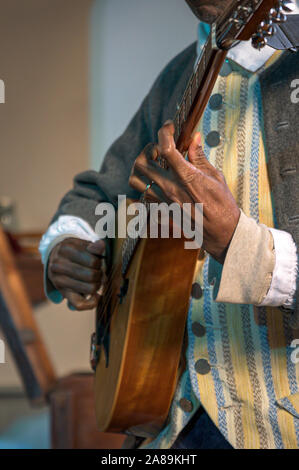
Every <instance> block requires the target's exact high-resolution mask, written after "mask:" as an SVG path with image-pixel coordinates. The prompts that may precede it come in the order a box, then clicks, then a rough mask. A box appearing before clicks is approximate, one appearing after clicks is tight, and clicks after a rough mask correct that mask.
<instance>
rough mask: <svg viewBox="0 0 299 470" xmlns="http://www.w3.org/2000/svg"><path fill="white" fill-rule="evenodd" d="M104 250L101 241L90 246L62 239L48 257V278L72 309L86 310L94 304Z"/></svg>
mask: <svg viewBox="0 0 299 470" xmlns="http://www.w3.org/2000/svg"><path fill="white" fill-rule="evenodd" d="M104 250H105V243H104V241H103V240H98V241H96V242H95V243H90V242H87V241H85V240H80V239H78V238H66V239H65V240H63V241H62V242H60V243H58V244H57V245H56V246H55V247H54V248H53V250H52V252H51V254H50V258H49V263H48V278H49V280H50V282H51V283H52V284H53V286H54V287H55V288H56V289H57V290H58V291H59V292H61V294H62V295H63V297H65V298H66V299H67V300H68V303H69V305H70V306H71V307H74V308H75V309H76V310H90V309H93V308H95V307H96V305H97V302H98V299H99V295H98V294H97V293H96V292H97V291H98V290H99V287H100V285H101V280H102V258H103V252H104Z"/></svg>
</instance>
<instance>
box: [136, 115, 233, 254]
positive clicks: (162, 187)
mask: <svg viewBox="0 0 299 470" xmlns="http://www.w3.org/2000/svg"><path fill="white" fill-rule="evenodd" d="M158 136H159V143H158V145H153V144H149V145H148V146H147V147H146V148H145V149H144V150H143V151H142V153H141V154H140V155H139V156H138V157H137V159H136V161H135V163H134V166H133V169H132V173H131V177H130V185H131V186H132V187H133V188H134V189H137V191H140V192H144V191H145V189H146V184H147V183H150V182H152V181H154V183H155V186H154V187H153V188H152V189H150V190H148V191H147V194H148V196H149V198H150V199H152V200H160V201H163V202H167V203H168V204H169V203H172V202H176V203H179V204H180V205H182V204H183V203H191V204H192V203H193V204H194V203H202V204H203V249H205V250H206V251H207V252H208V253H210V255H211V256H213V258H215V259H216V260H217V261H219V262H220V263H223V262H224V259H225V255H226V251H227V249H228V246H229V243H230V241H231V239H232V236H233V233H234V231H235V228H236V226H237V224H238V221H239V217H240V209H239V208H238V206H237V203H236V201H235V200H234V198H233V196H232V194H231V192H230V190H229V188H228V186H227V184H226V181H225V178H224V176H223V174H222V173H221V172H220V171H218V170H217V169H216V168H215V167H214V166H213V165H211V164H210V163H209V161H208V160H207V159H206V157H205V155H204V152H203V149H202V147H201V145H200V134H199V133H197V134H196V135H195V136H194V139H193V141H192V143H191V144H190V147H189V151H188V159H189V161H187V160H186V159H185V158H184V157H183V155H182V154H181V153H180V152H179V151H178V150H177V149H176V146H175V142H174V125H173V123H172V122H170V121H167V122H166V123H165V124H164V126H163V127H162V128H161V129H160V131H159V134H158ZM159 156H160V157H163V158H164V159H165V160H166V161H167V164H168V166H169V169H168V171H166V170H165V169H163V168H160V167H159V165H158V164H157V162H156V161H155V160H157V158H158V157H159ZM156 188H157V189H156Z"/></svg>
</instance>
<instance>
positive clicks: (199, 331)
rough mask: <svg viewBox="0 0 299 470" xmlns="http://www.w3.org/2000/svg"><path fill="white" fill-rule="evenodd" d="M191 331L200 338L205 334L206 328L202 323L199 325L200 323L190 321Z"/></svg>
mask: <svg viewBox="0 0 299 470" xmlns="http://www.w3.org/2000/svg"><path fill="white" fill-rule="evenodd" d="M192 333H193V334H194V335H195V336H197V337H198V338H201V337H202V336H204V335H205V334H206V329H205V327H204V326H203V325H201V323H199V322H198V321H195V322H194V323H192Z"/></svg>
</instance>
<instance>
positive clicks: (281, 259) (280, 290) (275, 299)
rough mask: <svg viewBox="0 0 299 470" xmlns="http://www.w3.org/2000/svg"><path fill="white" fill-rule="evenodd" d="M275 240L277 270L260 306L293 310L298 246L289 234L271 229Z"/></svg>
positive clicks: (275, 269)
mask: <svg viewBox="0 0 299 470" xmlns="http://www.w3.org/2000/svg"><path fill="white" fill-rule="evenodd" d="M269 230H270V231H271V233H272V236H273V240H274V249H275V268H274V271H273V275H272V281H271V285H270V289H269V291H268V293H267V295H266V297H265V298H264V300H263V301H262V303H261V304H260V306H271V307H285V308H289V309H291V308H292V307H293V306H294V303H295V295H296V284H297V275H298V256H297V248H296V244H295V242H294V240H293V238H292V236H291V234H289V233H288V232H284V231H283V230H277V229H273V228H269Z"/></svg>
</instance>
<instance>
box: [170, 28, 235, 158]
mask: <svg viewBox="0 0 299 470" xmlns="http://www.w3.org/2000/svg"><path fill="white" fill-rule="evenodd" d="M214 36H215V35H214V32H213V30H212V32H211V33H210V35H209V38H208V40H207V42H206V44H205V46H204V47H203V50H202V52H201V55H200V58H199V60H198V62H197V64H196V67H195V69H194V72H193V73H192V76H191V78H190V80H189V82H188V85H187V87H186V90H185V92H184V95H183V98H182V100H181V103H180V105H179V106H178V108H177V111H176V114H175V117H174V119H173V121H174V125H175V142H176V145H177V148H178V150H179V151H180V152H181V153H183V154H184V153H186V152H187V150H188V148H189V145H190V142H191V139H192V134H193V133H194V130H195V127H196V125H197V123H198V121H199V120H200V118H201V117H202V115H203V112H204V110H205V107H206V105H207V103H208V100H209V98H210V95H211V93H212V90H213V88H214V85H215V82H216V80H217V77H218V74H219V72H220V69H221V67H222V64H223V62H224V60H225V57H226V54H227V51H225V50H222V49H219V48H218V47H217V46H216V41H215V38H214Z"/></svg>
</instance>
